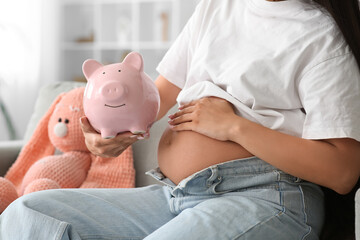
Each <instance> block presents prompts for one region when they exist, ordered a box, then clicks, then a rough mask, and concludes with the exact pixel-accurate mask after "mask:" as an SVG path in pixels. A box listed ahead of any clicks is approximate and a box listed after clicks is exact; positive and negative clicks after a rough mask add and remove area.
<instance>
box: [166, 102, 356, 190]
mask: <svg viewBox="0 0 360 240" xmlns="http://www.w3.org/2000/svg"><path fill="white" fill-rule="evenodd" d="M170 119H172V120H171V121H170V124H171V128H172V129H173V130H174V131H183V130H192V131H196V132H199V133H202V134H204V135H207V136H209V137H212V138H216V139H218V140H222V141H227V140H229V141H233V142H236V143H238V144H240V145H241V146H243V147H244V148H245V149H246V150H248V151H249V152H251V153H252V154H254V155H255V156H258V157H259V158H261V159H263V160H264V161H266V162H268V163H270V164H271V165H273V166H275V167H277V168H279V169H281V170H283V171H285V172H287V173H289V174H292V175H294V176H297V177H300V178H302V179H304V180H307V181H311V182H314V183H317V184H319V185H322V186H325V187H328V188H331V189H333V190H334V191H336V192H338V193H340V194H346V193H348V192H349V191H351V189H352V188H353V186H354V185H355V184H356V182H357V180H358V178H359V175H360V143H359V142H358V141H356V140H353V139H348V138H342V139H327V140H308V139H302V138H299V137H294V136H290V135H287V134H284V133H280V132H278V131H274V130H271V129H269V128H266V127H263V126H261V125H259V124H257V123H254V122H251V121H249V120H247V119H244V118H242V117H239V116H237V115H235V113H234V111H233V109H232V106H231V105H230V104H229V103H228V102H226V101H225V100H222V99H218V98H205V99H201V100H198V101H194V102H191V103H190V104H187V105H185V106H182V107H181V108H180V111H179V112H177V113H176V114H174V115H172V116H170Z"/></svg>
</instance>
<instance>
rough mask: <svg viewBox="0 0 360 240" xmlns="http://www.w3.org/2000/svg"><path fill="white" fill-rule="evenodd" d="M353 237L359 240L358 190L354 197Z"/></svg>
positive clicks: (359, 212) (359, 208) (359, 203)
mask: <svg viewBox="0 0 360 240" xmlns="http://www.w3.org/2000/svg"><path fill="white" fill-rule="evenodd" d="M355 235H356V240H360V188H359V189H358V190H357V192H356V195H355Z"/></svg>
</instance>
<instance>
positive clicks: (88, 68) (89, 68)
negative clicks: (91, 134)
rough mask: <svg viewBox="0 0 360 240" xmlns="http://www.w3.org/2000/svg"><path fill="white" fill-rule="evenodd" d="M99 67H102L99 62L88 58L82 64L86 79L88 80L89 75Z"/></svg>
mask: <svg viewBox="0 0 360 240" xmlns="http://www.w3.org/2000/svg"><path fill="white" fill-rule="evenodd" d="M100 67H102V65H101V63H99V62H97V61H95V60H93V59H88V60H86V61H85V62H84V63H83V65H82V70H83V73H84V75H85V77H86V79H87V80H89V78H90V76H91V75H92V74H93V73H94V72H95V71H96V70H97V69H99V68H100Z"/></svg>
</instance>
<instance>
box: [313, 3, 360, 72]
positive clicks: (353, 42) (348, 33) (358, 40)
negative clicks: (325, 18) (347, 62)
mask: <svg viewBox="0 0 360 240" xmlns="http://www.w3.org/2000/svg"><path fill="white" fill-rule="evenodd" d="M313 1H314V2H317V3H318V4H320V5H321V6H323V7H324V8H325V9H326V10H327V11H328V12H329V13H330V14H331V16H332V17H333V18H334V20H335V22H336V23H337V25H338V26H339V28H340V30H341V32H342V33H343V35H344V37H345V40H346V41H347V43H348V44H349V46H350V48H351V50H352V52H353V54H354V56H355V58H356V61H357V63H358V65H359V67H360V11H359V2H358V1H359V0H313Z"/></svg>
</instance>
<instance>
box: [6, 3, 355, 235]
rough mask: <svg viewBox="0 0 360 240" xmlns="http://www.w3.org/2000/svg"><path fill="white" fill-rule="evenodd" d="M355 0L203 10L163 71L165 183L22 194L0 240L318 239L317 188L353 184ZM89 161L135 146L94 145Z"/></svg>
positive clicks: (96, 138) (92, 136)
mask: <svg viewBox="0 0 360 240" xmlns="http://www.w3.org/2000/svg"><path fill="white" fill-rule="evenodd" d="M359 19H360V17H359V7H358V2H357V0H349V1H338V0H317V1H315V0H314V1H311V0H287V1H285V0H284V1H275V0H273V1H270V0H202V1H200V3H199V5H198V6H197V8H196V10H195V12H194V14H193V15H192V17H191V18H190V20H189V21H188V23H187V24H186V26H185V28H184V29H183V31H182V32H181V34H180V35H179V37H178V38H177V39H176V41H175V42H174V44H173V45H172V47H171V48H170V49H169V51H168V52H167V53H166V55H165V56H164V58H163V60H162V61H161V62H160V64H159V66H158V68H157V70H158V72H159V73H160V75H159V77H158V78H157V80H156V85H157V87H158V89H159V92H160V97H161V107H160V112H159V116H158V118H159V119H160V118H162V117H163V116H165V114H166V113H167V111H168V110H169V109H170V108H171V107H173V106H174V105H175V104H176V102H178V104H179V111H177V112H176V113H174V114H172V115H170V116H168V118H169V126H168V128H167V129H166V130H165V132H164V133H163V136H162V138H161V140H160V143H159V147H158V163H159V168H158V169H155V170H152V171H150V172H149V174H151V175H153V176H154V177H155V178H156V179H158V180H159V181H161V182H163V183H164V184H161V185H153V186H148V187H144V188H135V189H67V190H50V191H43V192H37V193H33V194H29V195H26V196H24V197H22V198H20V199H18V200H17V201H15V202H14V203H13V204H11V205H10V206H9V207H8V209H6V210H5V211H4V213H3V214H2V216H1V220H0V221H1V222H0V229H1V234H0V237H1V239H4V240H5V239H11V240H14V239H39V240H40V239H46V240H48V239H62V240H65V239H72V240H74V239H76V240H77V239H156V240H159V239H164V240H169V239H199V240H200V239H201V240H202V239H214V240H222V239H254V240H256V239H261V240H262V239H277V240H282V239H287V240H291V239H319V235H320V232H321V229H322V225H323V221H324V210H323V193H322V191H321V189H320V187H319V185H320V186H325V187H328V188H330V189H333V190H335V191H336V192H338V193H340V194H346V193H348V192H349V191H351V189H352V188H353V187H354V185H355V184H356V182H357V181H358V178H359V174H360V143H359V141H360V115H359V112H360V111H359V110H360V73H359V65H358V62H359V60H360V51H359V46H358V43H359V42H360V25H359ZM81 123H82V128H83V132H84V135H85V138H86V143H87V146H88V148H89V150H90V151H92V152H93V153H94V154H97V155H100V156H103V157H110V156H117V155H119V154H120V153H121V152H122V151H123V150H124V149H125V148H126V147H128V146H129V145H131V144H132V143H134V142H135V141H137V136H133V135H132V134H131V133H122V134H119V135H118V136H117V137H115V138H113V139H102V138H101V136H100V135H99V134H98V133H97V132H96V131H94V129H93V128H92V127H91V126H90V125H89V123H88V121H87V119H86V118H85V117H83V118H82V119H81Z"/></svg>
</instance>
